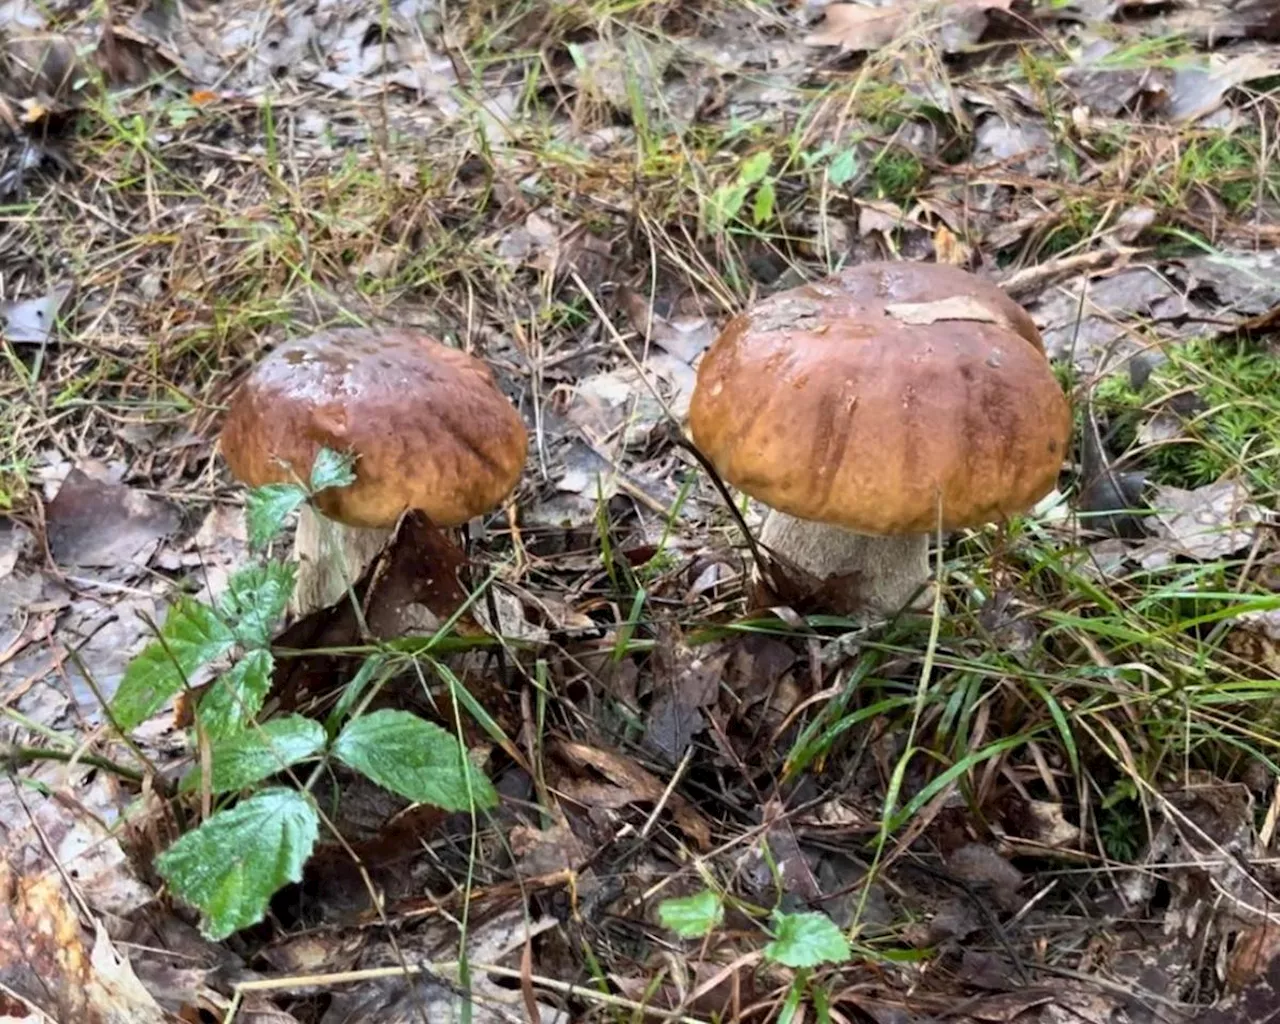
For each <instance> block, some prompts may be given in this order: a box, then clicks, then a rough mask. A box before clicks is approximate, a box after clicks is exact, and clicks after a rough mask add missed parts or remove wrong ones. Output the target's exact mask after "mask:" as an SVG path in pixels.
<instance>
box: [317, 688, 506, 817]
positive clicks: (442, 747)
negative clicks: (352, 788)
mask: <svg viewBox="0 0 1280 1024" xmlns="http://www.w3.org/2000/svg"><path fill="white" fill-rule="evenodd" d="M333 754H334V756H335V757H337V758H338V759H339V760H341V761H342V762H343V763H345V764H346V765H348V766H349V767H351V768H354V769H355V770H356V771H358V772H360V773H362V774H363V775H365V776H366V777H367V778H369V779H372V780H373V781H374V782H376V783H377V784H378V785H379V786H383V787H384V788H386V789H389V790H391V791H392V792H393V793H399V794H400V795H401V796H402V797H404V798H405V799H407V800H414V801H417V802H420V803H424V804H432V805H433V806H435V807H441V808H443V809H444V810H446V811H465V810H468V809H469V808H470V807H471V806H472V805H473V802H474V806H475V807H476V808H485V807H493V806H495V805H496V804H497V802H498V794H497V792H496V791H495V790H494V788H493V785H492V783H490V782H489V780H488V779H487V778H485V776H484V774H483V773H482V772H481V771H480V770H479V769H477V768H476V767H475V765H473V764H472V763H471V762H470V761H469V760H467V755H466V751H464V750H463V749H462V744H461V743H459V742H458V741H457V739H456V738H455V737H453V736H452V735H450V734H449V733H447V732H445V731H444V730H443V729H441V728H440V727H439V726H438V725H435V724H433V723H431V722H427V721H424V720H423V719H421V718H418V717H417V716H416V715H411V714H410V713H409V712H407V711H394V710H391V709H384V710H382V711H374V712H373V713H372V714H368V715H362V716H361V717H359V718H356V719H352V721H350V722H348V723H347V725H346V727H345V728H344V729H343V730H342V732H341V733H339V735H338V738H337V740H336V741H335V742H334V745H333Z"/></svg>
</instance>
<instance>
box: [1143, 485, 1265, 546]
mask: <svg viewBox="0 0 1280 1024" xmlns="http://www.w3.org/2000/svg"><path fill="white" fill-rule="evenodd" d="M1150 503H1151V508H1152V510H1153V511H1154V512H1155V517H1154V531H1155V533H1156V535H1157V536H1156V537H1155V538H1154V539H1152V540H1150V541H1148V542H1147V543H1146V544H1145V545H1143V557H1142V564H1143V565H1144V566H1146V567H1148V568H1151V567H1153V566H1155V565H1159V564H1165V563H1167V562H1168V561H1169V560H1170V559H1171V558H1172V557H1176V556H1182V557H1184V558H1192V559H1195V560H1196V561H1200V562H1210V561H1213V560H1215V559H1218V558H1225V557H1226V556H1228V555H1233V554H1235V553H1237V552H1239V551H1243V550H1245V549H1246V548H1248V547H1249V546H1250V545H1251V544H1253V541H1254V537H1255V536H1256V535H1257V530H1258V525H1259V524H1260V523H1261V522H1262V521H1263V520H1264V518H1265V515H1264V511H1263V509H1262V508H1261V507H1260V506H1258V505H1256V504H1254V502H1253V500H1252V499H1251V497H1250V495H1249V490H1248V488H1247V487H1245V485H1244V484H1243V483H1242V482H1241V481H1239V480H1235V479H1228V480H1219V481H1218V482H1217V483H1212V484H1208V485H1206V486H1204V487H1198V488H1196V489H1195V490H1191V491H1187V490H1183V489H1182V488H1180V487H1157V488H1156V490H1155V493H1154V495H1153V496H1152V498H1151V502H1150Z"/></svg>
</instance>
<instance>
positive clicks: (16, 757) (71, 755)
mask: <svg viewBox="0 0 1280 1024" xmlns="http://www.w3.org/2000/svg"><path fill="white" fill-rule="evenodd" d="M0 761H3V762H4V764H5V765H6V766H7V767H8V769H9V770H10V771H17V770H18V769H19V768H26V767H27V766H29V765H32V764H35V763H36V762H38V761H62V762H63V763H66V764H69V763H71V762H75V763H76V764H86V765H88V766H89V767H90V768H99V769H101V770H102V771H105V772H111V773H112V774H113V775H118V776H120V778H122V779H128V780H129V781H130V782H137V783H141V782H142V781H143V779H144V778H145V776H144V775H143V773H142V772H140V771H137V770H136V769H133V768H130V767H128V766H127V765H123V764H120V763H118V762H116V761H112V760H111V759H110V758H107V757H99V756H98V755H97V754H82V755H80V756H79V757H77V756H76V752H75V751H74V750H50V749H49V748H48V747H20V746H10V745H4V746H0ZM156 788H157V789H159V788H161V787H159V786H157V787H156Z"/></svg>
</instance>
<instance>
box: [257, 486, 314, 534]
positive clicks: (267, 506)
mask: <svg viewBox="0 0 1280 1024" xmlns="http://www.w3.org/2000/svg"><path fill="white" fill-rule="evenodd" d="M306 500H307V492H306V491H305V490H304V489H303V488H301V487H299V486H298V485H297V484H265V485H263V486H262V487H255V488H254V489H253V490H251V491H250V492H249V493H248V494H247V495H246V496H245V499H244V521H245V525H246V527H247V528H248V532H249V546H250V547H252V548H262V547H266V546H267V544H269V543H270V542H271V541H272V540H273V539H274V538H275V536H276V534H278V533H279V532H280V531H281V530H282V529H284V522H285V520H286V519H288V518H289V516H290V514H291V513H292V512H293V510H294V509H296V508H297V507H298V506H299V505H301V504H302V503H303V502H304V501H306Z"/></svg>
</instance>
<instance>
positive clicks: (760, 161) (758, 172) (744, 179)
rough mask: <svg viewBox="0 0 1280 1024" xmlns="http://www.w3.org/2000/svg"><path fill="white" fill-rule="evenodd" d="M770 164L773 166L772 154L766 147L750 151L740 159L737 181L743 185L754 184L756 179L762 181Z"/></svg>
mask: <svg viewBox="0 0 1280 1024" xmlns="http://www.w3.org/2000/svg"><path fill="white" fill-rule="evenodd" d="M771 166H773V154H772V153H770V152H769V151H768V150H767V149H762V150H760V152H759V153H752V154H751V155H750V156H749V157H747V158H746V159H745V160H744V161H742V166H741V167H740V168H739V169H738V181H739V182H741V183H742V184H743V185H754V184H755V183H756V182H758V181H763V180H764V176H765V175H766V174H768V173H769V168H770V167H771Z"/></svg>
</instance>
